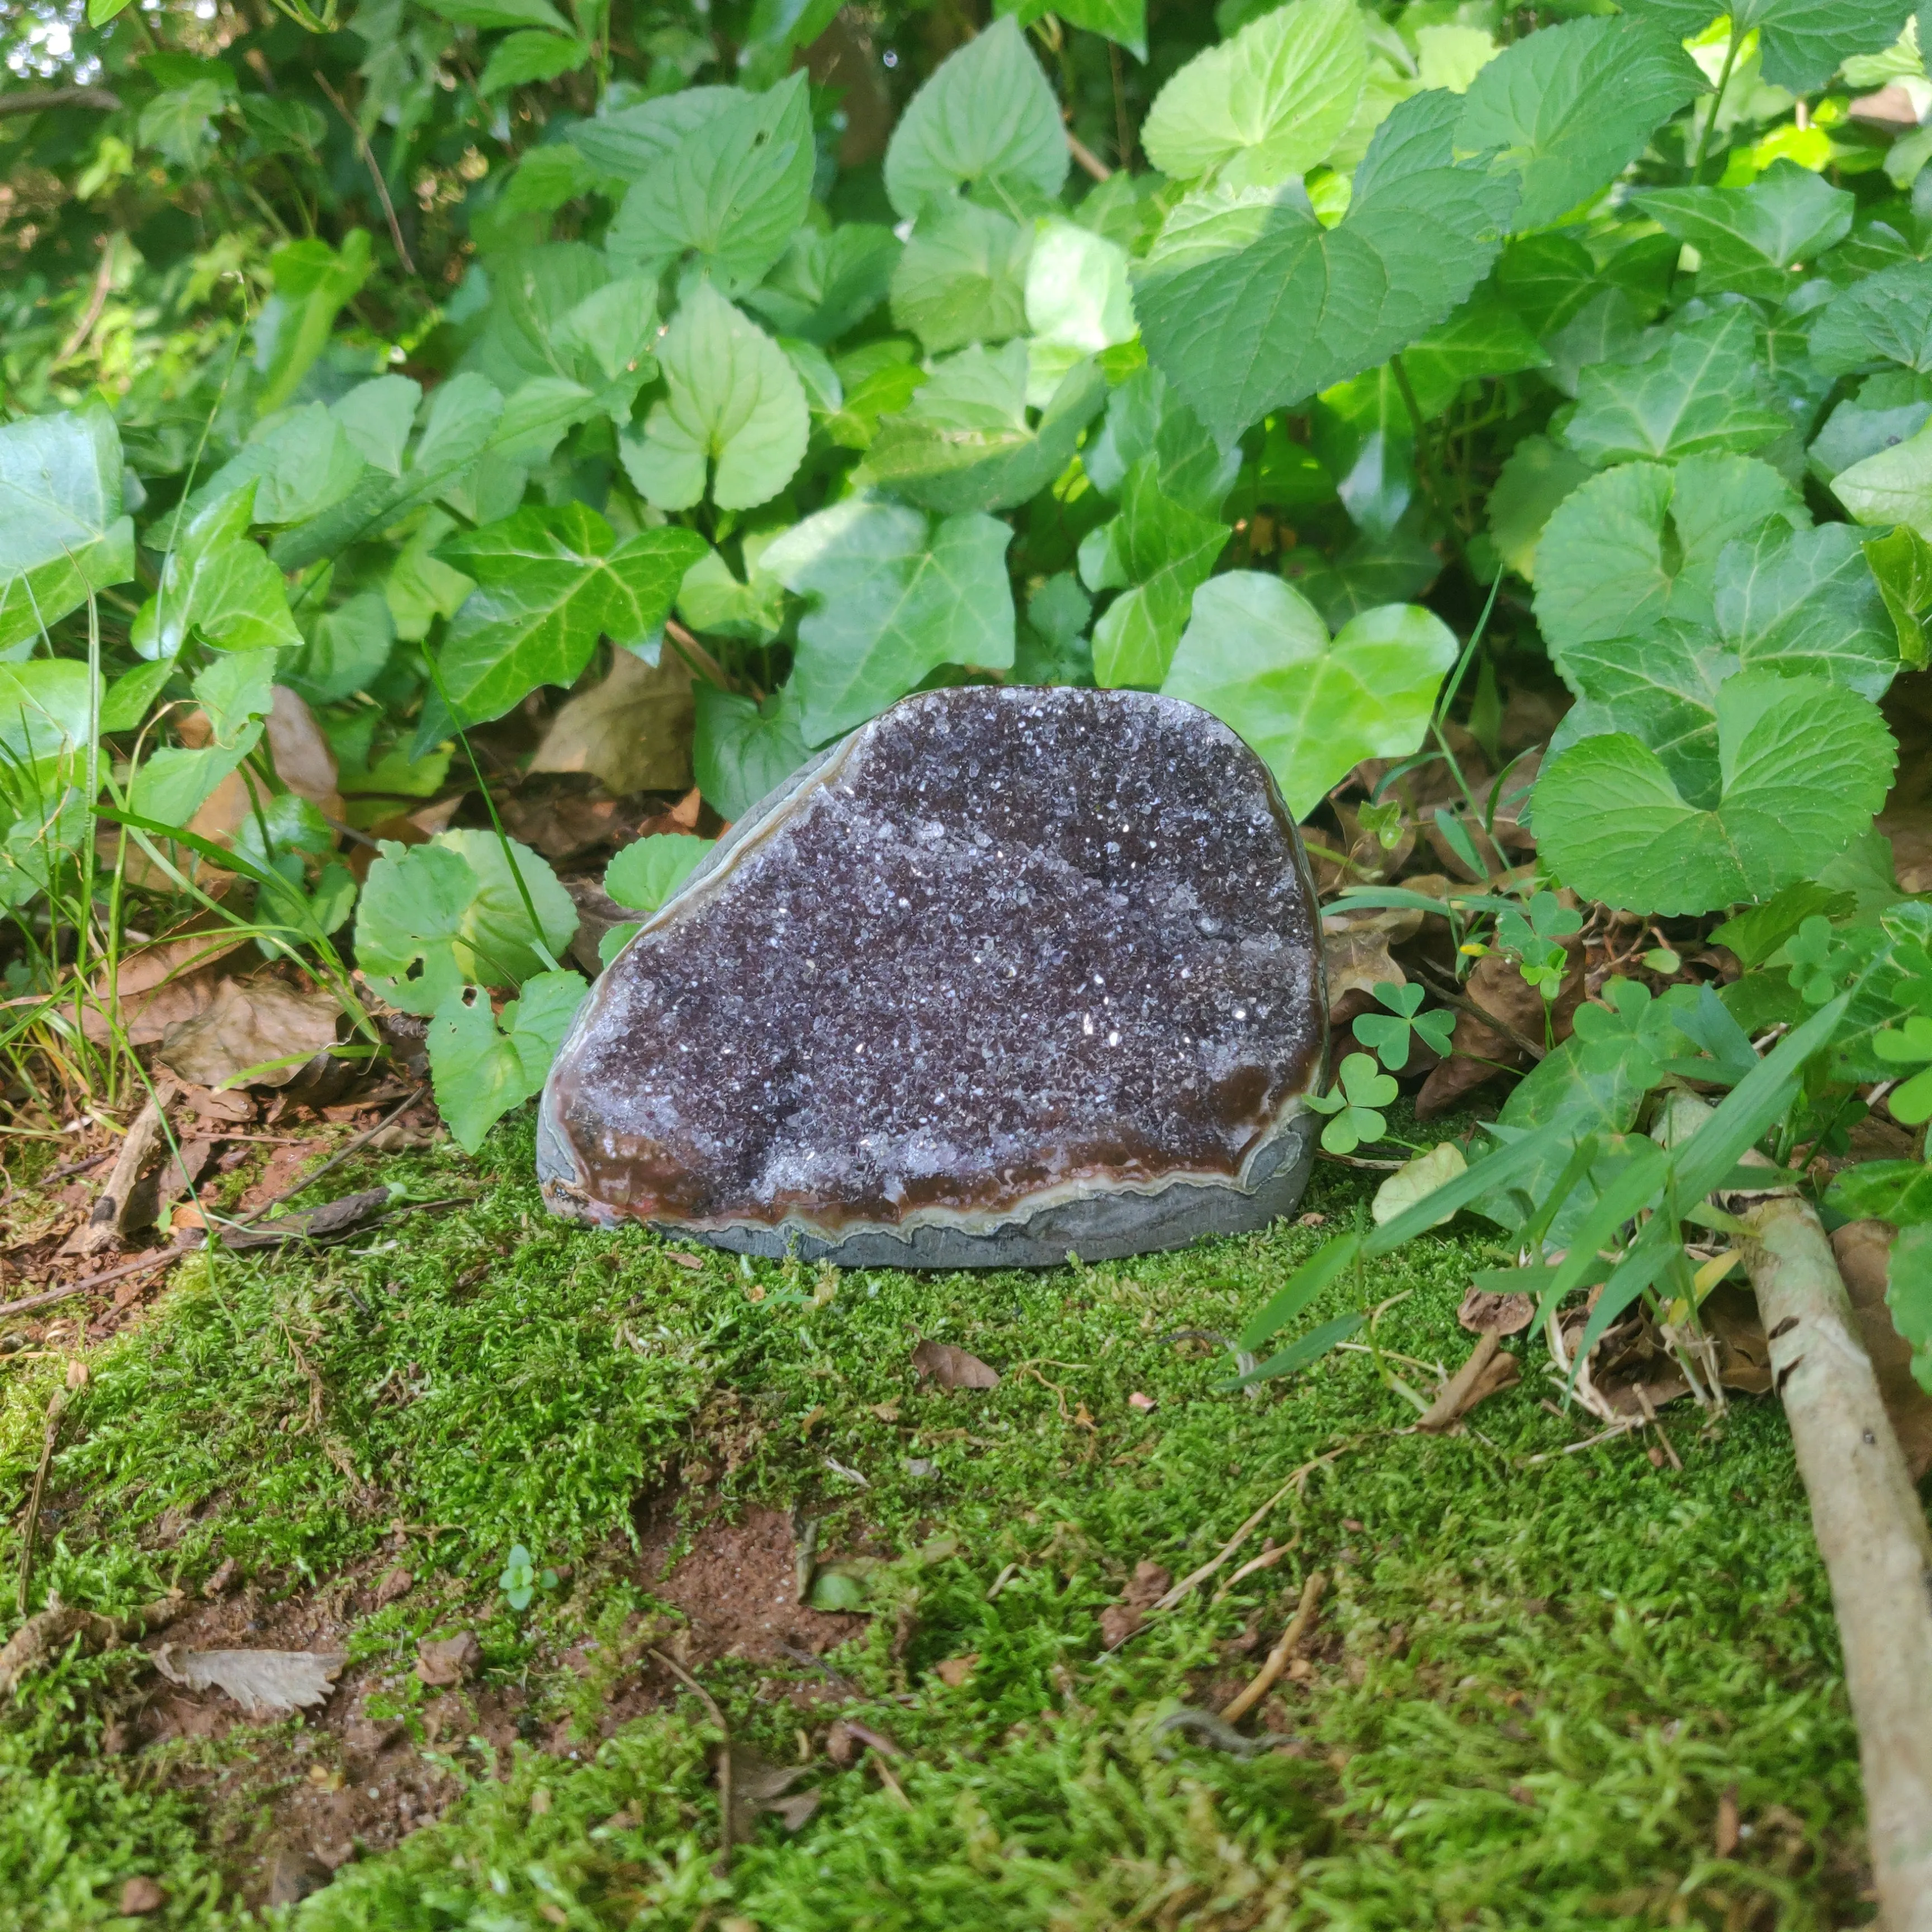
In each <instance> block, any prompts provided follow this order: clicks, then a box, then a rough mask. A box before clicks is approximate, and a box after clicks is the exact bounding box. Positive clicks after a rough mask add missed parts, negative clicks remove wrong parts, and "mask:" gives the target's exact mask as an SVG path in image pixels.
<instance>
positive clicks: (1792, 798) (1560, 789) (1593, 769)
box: [1535, 671, 1895, 915]
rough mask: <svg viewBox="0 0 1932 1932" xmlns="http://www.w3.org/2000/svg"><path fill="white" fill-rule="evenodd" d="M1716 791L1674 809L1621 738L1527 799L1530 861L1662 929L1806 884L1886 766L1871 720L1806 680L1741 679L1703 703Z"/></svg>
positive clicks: (1568, 755)
mask: <svg viewBox="0 0 1932 1932" xmlns="http://www.w3.org/2000/svg"><path fill="white" fill-rule="evenodd" d="M1716 711H1717V719H1718V752H1719V760H1720V769H1721V794H1720V796H1719V799H1718V803H1717V805H1716V806H1715V808H1713V809H1711V810H1708V811H1699V810H1697V809H1696V808H1694V807H1693V806H1691V805H1688V804H1687V803H1686V802H1685V800H1684V799H1683V797H1682V794H1681V793H1679V790H1678V788H1677V787H1676V785H1675V784H1673V782H1672V781H1671V778H1670V774H1669V772H1667V771H1666V770H1665V769H1664V766H1663V764H1662V763H1661V761H1660V760H1659V759H1658V756H1657V754H1655V752H1654V751H1651V750H1650V749H1649V748H1648V747H1647V746H1646V745H1643V744H1640V742H1638V741H1637V739H1635V738H1634V737H1631V736H1629V735H1628V733H1611V734H1608V735H1606V736H1601V737H1592V738H1586V739H1583V741H1582V742H1580V743H1577V744H1575V745H1571V747H1570V748H1568V750H1567V751H1563V752H1562V753H1560V754H1559V755H1558V756H1557V757H1556V758H1554V759H1553V760H1551V761H1550V763H1549V765H1548V766H1547V767H1546V768H1545V769H1544V772H1543V775H1542V776H1541V778H1539V779H1538V782H1537V787H1536V794H1535V811H1536V831H1537V839H1538V849H1539V850H1540V852H1541V855H1542V858H1543V861H1544V863H1545V864H1546V865H1548V866H1549V867H1550V869H1551V871H1553V873H1555V874H1556V876H1557V877H1559V878H1560V879H1562V880H1563V882H1564V883H1565V884H1566V885H1569V886H1574V888H1575V889H1576V890H1577V892H1580V893H1582V894H1583V895H1586V897H1588V898H1595V899H1601V900H1603V901H1605V902H1606V903H1607V904H1610V905H1613V906H1617V907H1624V908H1627V909H1628V910H1633V911H1640V912H1644V913H1662V914H1670V915H1676V914H1679V913H1700V912H1710V911H1714V910H1716V909H1718V907H1723V906H1728V905H1733V904H1737V903H1739V901H1745V900H1754V899H1762V898H1769V896H1770V895H1771V894H1772V893H1773V892H1776V891H1777V890H1778V889H1779V888H1780V887H1781V886H1786V885H1789V884H1790V883H1793V881H1794V880H1799V879H1802V878H1806V877H1811V876H1813V875H1814V874H1815V873H1816V872H1817V870H1818V868H1819V867H1820V866H1821V865H1823V864H1824V863H1825V862H1826V860H1827V859H1829V858H1831V857H1832V855H1833V854H1834V853H1838V852H1840V851H1842V850H1843V849H1844V847H1846V845H1847V844H1849V843H1850V842H1851V841H1852V839H1853V838H1855V837H1856V836H1857V835H1858V833H1859V832H1861V830H1863V829H1864V827H1865V826H1867V825H1868V824H1869V823H1870V821H1871V818H1872V816H1873V814H1874V813H1875V812H1876V811H1877V810H1878V808H1879V805H1882V803H1883V802H1884V800H1885V790H1886V787H1887V786H1888V784H1889V782H1890V780H1891V768H1892V764H1893V762H1894V757H1895V747H1894V745H1893V743H1892V739H1891V733H1889V732H1888V731H1887V730H1886V729H1885V724H1884V721H1883V720H1882V718H1880V717H1879V713H1878V711H1877V709H1876V706H1873V705H1872V704H1870V703H1867V701H1866V700H1864V699H1862V698H1860V697H1854V696H1852V694H1850V693H1849V692H1847V691H1838V690H1834V689H1833V688H1832V687H1831V686H1830V685H1826V684H1823V683H1822V682H1819V681H1817V679H1811V678H1787V677H1781V676H1778V675H1777V673H1775V672H1770V671H1748V672H1745V673H1742V674H1741V675H1739V676H1736V677H1733V678H1730V679H1727V680H1726V681H1725V682H1724V684H1723V685H1721V686H1720V687H1719V688H1718V694H1717V698H1716Z"/></svg>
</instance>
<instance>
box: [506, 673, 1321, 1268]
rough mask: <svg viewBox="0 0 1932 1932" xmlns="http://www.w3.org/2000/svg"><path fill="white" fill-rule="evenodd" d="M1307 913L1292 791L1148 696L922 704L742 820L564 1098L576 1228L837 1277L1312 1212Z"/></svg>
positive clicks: (563, 1200) (1190, 718)
mask: <svg viewBox="0 0 1932 1932" xmlns="http://www.w3.org/2000/svg"><path fill="white" fill-rule="evenodd" d="M1325 1026H1326V1015H1325V1005H1324V1001H1323V997H1322V965H1321V944H1320V940H1319V932H1318V913H1317V910H1316V900H1315V894H1314V892H1313V888H1312V886H1311V885H1310V880H1309V877H1308V873H1307V862H1306V860H1305V859H1304V857H1303V856H1302V851H1301V842H1300V841H1299V839H1298V838H1297V836H1296V835H1295V826H1294V822H1293V820H1292V819H1291V818H1290V817H1289V813H1288V811H1287V809H1286V807H1285V806H1284V805H1283V802H1282V799H1281V796H1280V793H1279V792H1278V791H1277V790H1276V788H1275V786H1274V781H1273V780H1272V779H1271V778H1270V777H1269V775H1268V771H1267V769H1266V768H1265V766H1263V765H1262V763H1261V761H1260V760H1259V759H1258V758H1257V757H1255V755H1254V754H1253V752H1251V751H1249V750H1248V748H1247V747H1246V746H1245V745H1243V744H1242V742H1241V740H1240V739H1238V738H1237V737H1236V736H1235V734H1234V733H1232V731H1230V730H1229V729H1228V728H1227V727H1226V726H1225V725H1223V724H1220V722H1218V721H1217V720H1216V719H1214V718H1211V716H1209V715H1208V713H1207V712H1205V711H1199V710H1196V709H1195V708H1194V707H1193V706H1191V705H1187V704H1183V703H1177V702H1176V701H1175V700H1173V699H1172V698H1166V697H1154V696H1151V695H1149V694H1145V693H1142V692H1139V691H1075V690H1059V689H1055V690H1043V689H1034V688H1020V689H985V688H969V689H957V690H947V691H930V692H927V693H925V694H921V695H919V696H917V697H909V698H907V699H906V700H904V701H903V702H902V703H899V704H898V705H895V706H894V707H893V708H892V709H891V710H890V711H888V712H886V714H885V715H883V717H881V718H876V719H874V721H873V722H872V723H871V724H868V725H865V726H863V727H862V728H861V729H859V730H857V731H855V732H854V733H853V734H852V735H851V736H850V737H848V738H847V739H844V742H842V743H841V744H839V745H836V746H835V747H834V748H832V750H831V751H829V752H828V753H827V754H825V755H824V756H823V757H822V758H820V760H818V762H817V763H816V764H814V765H812V766H808V767H807V768H806V769H805V770H804V771H802V772H800V773H799V774H798V775H796V777H794V778H792V779H791V780H790V781H789V782H788V783H787V784H785V785H784V786H783V787H781V788H780V789H779V790H778V791H777V792H775V793H773V794H772V796H771V797H769V799H766V800H765V801H764V802H763V804H761V805H759V806H758V807H757V808H756V809H755V810H754V811H751V812H749V813H748V814H746V815H745V818H744V819H743V820H741V821H740V823H739V824H738V825H737V826H735V827H734V828H733V830H732V832H730V835H728V836H727V838H724V840H721V841H720V843H719V845H718V850H717V851H716V853H715V855H714V856H712V858H711V859H709V861H708V862H707V863H706V865H705V866H704V867H703V868H702V869H701V870H700V871H699V872H698V873H697V874H694V876H693V877H692V878H691V880H690V882H689V883H688V884H687V885H686V886H685V888H684V889H683V890H682V892H679V895H678V896H677V897H676V898H675V899H673V901H671V902H670V904H667V905H666V906H665V907H664V908H663V909H662V910H661V911H660V912H658V913H657V914H656V916H655V917H654V918H653V919H652V920H651V921H650V922H649V924H648V925H646V926H645V927H644V928H643V930H642V931H641V932H640V933H638V935H637V937H636V938H634V939H633V940H632V941H631V944H629V945H628V947H625V950H624V951H623V953H622V954H621V955H620V956H619V957H618V959H616V961H615V962H613V964H612V965H611V966H610V969H609V970H608V971H607V972H606V973H605V974H604V975H603V977H602V978H601V979H600V980H598V983H597V984H596V986H595V989H593V991H592V994H591V996H590V998H589V1000H588V1001H586V1002H585V1004H584V1008H583V1013H582V1014H581V1015H580V1017H579V1019H578V1020H577V1025H576V1027H575V1028H574V1031H573V1032H572V1034H571V1037H570V1039H569V1040H568V1043H566V1044H565V1047H564V1049H563V1052H562V1055H561V1056H560V1057H559V1059H558V1061H557V1063H556V1068H555V1070H553V1073H551V1075H550V1083H549V1085H548V1086H547V1088H546V1089H545V1091H544V1098H543V1108H542V1114H541V1126H540V1130H539V1150H540V1151H539V1166H540V1169H541V1174H542V1176H543V1179H544V1193H545V1196H546V1198H547V1199H548V1200H549V1202H550V1205H552V1206H553V1208H556V1210H557V1211H559V1212H560V1213H563V1214H573V1215H576V1216H578V1217H582V1218H585V1219H589V1220H597V1221H603V1222H609V1221H613V1220H616V1219H617V1218H618V1217H622V1216H634V1217H637V1218H639V1219H640V1220H646V1221H650V1222H652V1223H657V1224H658V1225H659V1226H664V1227H668V1228H673V1229H676V1230H678V1231H679V1232H680V1233H682V1234H686V1235H691V1236H694V1237H695V1238H697V1239H699V1240H701V1241H710V1242H712V1243H714V1244H717V1245H718V1246H720V1247H728V1248H734V1249H739V1250H748V1251H749V1252H751V1253H754V1254H764V1255H772V1254H782V1253H784V1252H786V1250H787V1247H795V1248H796V1252H797V1253H799V1255H800V1256H802V1257H803V1258H804V1259H808V1260H815V1259H820V1258H828V1259H831V1260H832V1261H833V1262H838V1263H839V1264H841V1265H846V1266H859V1267H879V1266H910V1267H947V1268H952V1267H962V1266H964V1267H971V1266H974V1265H1015V1264H1019V1265H1029V1264H1043V1263H1051V1262H1058V1261H1061V1260H1063V1259H1064V1258H1065V1257H1066V1256H1067V1253H1068V1252H1069V1251H1070V1250H1072V1251H1074V1252H1076V1253H1079V1254H1080V1255H1081V1256H1083V1257H1085V1258H1088V1259H1101V1258H1103V1257H1106V1256H1118V1255H1124V1254H1134V1253H1142V1252H1144V1251H1146V1250H1151V1249H1155V1248H1163V1247H1176V1246H1178V1245H1180V1244H1182V1243H1184V1242H1186V1241H1191V1240H1193V1239H1194V1238H1196V1236H1197V1235H1203V1234H1211V1233H1226V1232H1235V1231H1238V1230H1240V1229H1249V1228H1253V1227H1257V1226H1262V1225H1263V1224H1264V1223H1266V1222H1268V1221H1269V1220H1272V1219H1273V1218H1274V1217H1276V1216H1277V1215H1279V1214H1285V1213H1286V1212H1287V1211H1289V1209H1291V1208H1292V1207H1293V1206H1294V1205H1295V1202H1296V1201H1297V1200H1298V1199H1299V1198H1300V1195H1301V1188H1302V1186H1303V1184H1304V1181H1305V1179H1306V1178H1307V1169H1308V1164H1309V1161H1310V1158H1311V1157H1312V1154H1313V1139H1312V1133H1311V1124H1310V1116H1309V1115H1308V1113H1307V1111H1306V1109H1304V1107H1303V1105H1302V1102H1301V1096H1302V1095H1303V1094H1304V1093H1305V1092H1306V1091H1307V1089H1308V1088H1309V1086H1310V1083H1311V1082H1313V1080H1315V1079H1316V1078H1317V1077H1318V1076H1319V1068H1320V1065H1321V1061H1322V1053H1323V1050H1324V1046H1325Z"/></svg>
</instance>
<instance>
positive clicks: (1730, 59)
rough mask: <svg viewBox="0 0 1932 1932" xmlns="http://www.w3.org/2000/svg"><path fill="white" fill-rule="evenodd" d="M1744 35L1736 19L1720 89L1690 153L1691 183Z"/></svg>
mask: <svg viewBox="0 0 1932 1932" xmlns="http://www.w3.org/2000/svg"><path fill="white" fill-rule="evenodd" d="M1742 38H1743V36H1742V34H1740V33H1739V31H1738V25H1737V23H1736V21H1735V20H1733V22H1732V23H1731V37H1730V41H1729V42H1728V43H1727V45H1726V46H1725V48H1724V65H1723V67H1722V68H1720V69H1719V70H1718V91H1717V93H1716V94H1715V95H1714V96H1713V97H1712V101H1711V111H1710V113H1709V115H1707V116H1706V118H1705V121H1704V124H1703V126H1702V127H1700V128H1699V129H1698V130H1697V146H1696V148H1694V149H1693V150H1692V151H1691V186H1692V187H1696V186H1697V174H1698V170H1699V169H1701V168H1702V167H1703V165H1704V150H1705V148H1706V146H1707V145H1709V141H1710V137H1711V133H1712V130H1713V129H1714V128H1715V127H1716V126H1717V124H1718V110H1719V109H1721V107H1723V106H1724V89H1726V88H1727V87H1728V86H1730V84H1731V69H1732V68H1733V67H1734V66H1735V65H1736V63H1737V58H1738V43H1739V40H1742Z"/></svg>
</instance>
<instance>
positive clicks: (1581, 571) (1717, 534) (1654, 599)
mask: <svg viewBox="0 0 1932 1932" xmlns="http://www.w3.org/2000/svg"><path fill="white" fill-rule="evenodd" d="M1766 517H1782V518H1783V519H1784V521H1786V522H1787V523H1791V524H1793V525H1797V524H1801V523H1804V522H1805V520H1806V517H1805V510H1804V507H1803V505H1802V504H1801V503H1800V502H1799V500H1798V499H1797V497H1796V495H1795V494H1794V493H1793V490H1792V488H1791V486H1790V484H1788V483H1787V482H1786V481H1785V480H1784V478H1783V477H1781V475H1778V472H1777V471H1775V469H1772V468H1771V467H1770V466H1769V465H1767V464H1766V463H1760V462H1758V461H1757V460H1754V459H1753V458H1749V457H1739V456H1709V457H1694V458H1691V460H1689V461H1688V462H1686V463H1681V464H1679V465H1678V466H1676V468H1675V469H1667V468H1666V467H1664V466H1663V465H1661V464H1659V463H1628V464H1625V465H1624V466H1622V467H1621V468H1619V469H1612V470H1610V471H1608V472H1606V473H1605V474H1604V475H1601V476H1595V477H1592V478H1591V479H1590V480H1589V481H1588V482H1586V483H1585V484H1583V485H1582V486H1581V487H1579V488H1577V489H1576V490H1573V491H1571V493H1570V494H1569V495H1568V496H1566V497H1565V499H1564V500H1563V502H1562V503H1561V504H1560V505H1559V506H1558V508H1557V509H1556V511H1555V513H1554V514H1553V515H1552V516H1551V517H1550V520H1549V522H1548V523H1547V524H1546V525H1545V526H1544V532H1543V535H1542V538H1541V541H1540V542H1539V543H1538V546H1537V551H1536V580H1537V581H1536V621H1537V622H1538V625H1539V626H1540V627H1541V629H1542V631H1543V634H1544V637H1547V639H1548V640H1550V646H1551V647H1552V649H1553V651H1554V652H1556V654H1557V655H1558V656H1559V658H1561V656H1562V653H1564V652H1567V651H1568V650H1569V649H1571V648H1572V646H1575V645H1577V644H1581V643H1590V642H1592V641H1595V640H1603V639H1609V638H1613V637H1634V636H1635V635H1637V634H1638V633H1639V632H1640V631H1645V630H1647V629H1649V628H1650V626H1651V625H1653V624H1655V623H1657V622H1660V621H1661V619H1665V618H1673V619H1679V620H1681V621H1682V622H1689V623H1694V624H1701V625H1706V626H1709V625H1711V624H1712V622H1714V621H1715V616H1716V612H1715V595H1716V578H1717V566H1718V556H1719V553H1721V551H1722V550H1723V549H1724V545H1725V544H1727V543H1729V542H1730V541H1731V539H1732V538H1734V537H1737V536H1741V535H1744V534H1745V532H1747V531H1749V530H1751V529H1755V528H1756V527H1757V526H1758V525H1759V524H1760V523H1763V521H1764V520H1765V519H1766Z"/></svg>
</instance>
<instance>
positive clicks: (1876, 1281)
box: [1832, 1221, 1932, 1482]
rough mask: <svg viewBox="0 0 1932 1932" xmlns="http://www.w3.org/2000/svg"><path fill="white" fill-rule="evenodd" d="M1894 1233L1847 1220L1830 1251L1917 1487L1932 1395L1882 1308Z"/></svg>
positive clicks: (1924, 1462)
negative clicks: (1920, 1379)
mask: <svg viewBox="0 0 1932 1932" xmlns="http://www.w3.org/2000/svg"><path fill="white" fill-rule="evenodd" d="M1895 1238H1897V1229H1894V1227H1893V1226H1892V1225H1891V1223H1890V1222H1888V1221H1848V1222H1847V1223H1846V1224H1845V1225H1844V1226H1843V1227H1842V1228H1840V1229H1838V1230H1837V1231H1836V1232H1835V1233H1834V1234H1833V1235H1832V1253H1834V1254H1835V1255H1836V1256H1838V1272H1839V1273H1840V1274H1842V1275H1843V1277H1844V1278H1845V1292H1846V1294H1847V1295H1849V1296H1850V1297H1851V1301H1852V1309H1853V1310H1854V1312H1855V1313H1856V1314H1857V1316H1858V1332H1859V1334H1861V1336H1862V1337H1864V1345H1865V1353H1866V1354H1867V1355H1869V1356H1870V1358H1871V1365H1872V1372H1873V1374H1874V1375H1876V1376H1877V1377H1878V1392H1879V1396H1880V1397H1882V1399H1883V1400H1884V1403H1885V1413H1886V1414H1887V1415H1889V1416H1890V1417H1891V1427H1892V1431H1893V1433H1894V1434H1895V1435H1896V1436H1897V1438H1898V1446H1899V1447H1900V1448H1901V1449H1903V1451H1905V1463H1906V1468H1907V1469H1909V1470H1910V1471H1911V1472H1912V1481H1914V1482H1917V1481H1919V1480H1920V1478H1922V1477H1923V1476H1924V1474H1925V1472H1927V1470H1928V1469H1932V1395H1927V1394H1926V1393H1925V1391H1924V1390H1923V1389H1922V1388H1920V1387H1919V1386H1918V1380H1917V1379H1916V1378H1915V1376H1913V1374H1912V1345H1911V1343H1909V1342H1907V1341H1906V1340H1905V1339H1904V1338H1903V1337H1902V1336H1901V1335H1900V1334H1899V1332H1898V1331H1897V1329H1896V1328H1894V1327H1893V1326H1892V1322H1891V1310H1889V1309H1888V1308H1887V1307H1886V1306H1885V1270H1886V1268H1888V1265H1890V1262H1891V1244H1892V1242H1893V1241H1894V1239H1895Z"/></svg>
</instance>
